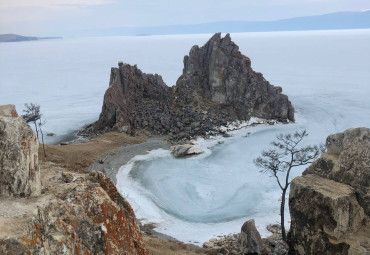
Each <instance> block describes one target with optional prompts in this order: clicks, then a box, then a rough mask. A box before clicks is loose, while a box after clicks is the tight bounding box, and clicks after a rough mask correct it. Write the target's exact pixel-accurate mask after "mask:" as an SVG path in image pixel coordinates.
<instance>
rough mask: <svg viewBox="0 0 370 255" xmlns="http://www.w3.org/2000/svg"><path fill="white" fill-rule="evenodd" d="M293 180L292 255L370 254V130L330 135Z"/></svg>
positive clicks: (290, 238) (290, 206) (363, 129)
mask: <svg viewBox="0 0 370 255" xmlns="http://www.w3.org/2000/svg"><path fill="white" fill-rule="evenodd" d="M326 145H327V153H325V154H323V155H322V156H321V157H320V158H319V159H318V160H317V161H316V162H314V163H313V164H312V165H311V166H310V167H309V168H308V169H307V170H306V171H304V173H303V176H301V177H297V178H295V179H294V180H293V181H292V183H291V188H290V195H289V208H290V213H291V228H290V233H289V236H288V238H289V243H290V249H291V250H290V254H368V253H370V227H369V206H370V200H369V198H370V185H369V184H370V183H369V182H370V161H369V158H370V151H369V148H370V129H368V128H356V129H348V130H346V131H345V132H343V133H338V134H334V135H330V136H329V137H328V138H327V141H326Z"/></svg>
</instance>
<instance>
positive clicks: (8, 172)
mask: <svg viewBox="0 0 370 255" xmlns="http://www.w3.org/2000/svg"><path fill="white" fill-rule="evenodd" d="M38 147H39V142H38V141H37V138H36V136H35V134H34V133H33V131H32V129H31V128H30V127H29V126H28V125H27V123H26V122H25V120H24V119H23V118H21V117H18V114H17V111H16V110H15V106H14V105H5V106H0V197H2V196H21V197H25V196H38V195H40V193H41V182H40V171H39V166H38Z"/></svg>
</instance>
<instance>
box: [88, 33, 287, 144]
mask: <svg viewBox="0 0 370 255" xmlns="http://www.w3.org/2000/svg"><path fill="white" fill-rule="evenodd" d="M251 116H256V117H262V118H270V119H276V120H280V121H284V122H286V121H287V120H291V121H293V120H294V108H293V106H292V105H291V103H290V101H289V100H288V97H287V96H286V95H283V94H282V89H281V87H274V86H272V85H271V84H270V83H269V82H268V81H266V80H265V78H263V76H262V74H260V73H256V72H254V71H253V69H252V68H251V61H250V59H249V58H247V57H246V56H244V55H242V54H241V53H240V51H239V48H238V46H237V45H236V44H235V43H234V42H232V41H231V38H230V35H229V34H227V35H226V36H225V37H224V38H221V34H220V33H218V34H215V35H214V36H213V37H212V38H211V39H210V40H209V41H208V42H207V43H206V44H205V45H204V46H202V47H198V46H193V48H192V49H191V50H190V53H189V56H185V58H184V70H183V74H182V75H181V76H180V77H179V79H178V80H177V82H176V85H175V86H173V87H168V86H167V85H166V84H165V83H164V82H163V80H162V77H161V76H160V75H157V74H155V75H152V74H145V73H143V72H142V71H141V70H140V69H138V68H137V67H136V66H131V65H129V64H123V63H122V62H119V66H118V68H112V70H111V76H110V82H109V88H108V89H107V91H106V92H105V95H104V102H103V107H102V111H101V114H100V117H99V120H98V121H97V122H95V123H93V124H91V125H89V126H88V127H86V128H85V130H84V131H82V132H81V134H86V135H91V134H92V135H93V134H96V133H100V132H105V131H108V130H116V131H121V132H126V133H128V134H134V133H135V131H136V130H146V131H149V132H150V133H153V134H170V135H174V136H176V137H178V138H179V139H181V138H190V137H194V136H196V135H206V134H209V131H215V132H217V131H216V127H217V126H221V125H226V124H227V123H228V122H232V121H237V120H242V121H244V120H249V119H250V117H251Z"/></svg>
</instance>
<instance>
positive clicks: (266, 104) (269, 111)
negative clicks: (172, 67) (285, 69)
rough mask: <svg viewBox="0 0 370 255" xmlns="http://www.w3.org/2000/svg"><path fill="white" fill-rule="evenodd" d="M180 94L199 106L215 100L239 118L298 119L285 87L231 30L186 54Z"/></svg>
mask: <svg viewBox="0 0 370 255" xmlns="http://www.w3.org/2000/svg"><path fill="white" fill-rule="evenodd" d="M175 90H176V91H177V96H178V97H181V98H183V99H184V101H185V102H186V104H189V105H193V106H195V107H197V106H201V105H203V104H204V102H208V101H210V102H212V103H215V104H216V105H217V106H219V107H221V108H226V109H228V108H229V109H228V114H232V115H233V117H234V118H235V119H240V120H245V119H248V118H249V117H250V116H255V117H262V118H273V119H284V120H286V119H289V120H294V108H293V107H292V105H291V103H290V102H289V100H288V97H287V96H286V95H283V94H281V92H282V88H281V87H274V86H272V85H271V84H270V83H269V82H268V81H266V80H265V78H264V77H263V75H262V74H261V73H257V72H255V71H253V69H252V67H251V61H250V59H249V58H248V57H246V56H244V55H242V54H241V53H240V51H239V47H238V46H237V45H236V44H235V43H234V42H233V41H231V38H230V35H229V34H227V35H226V36H225V37H224V38H221V33H217V34H215V35H214V36H213V37H212V38H211V39H210V40H209V41H208V42H207V43H206V44H205V45H204V46H203V47H198V46H193V47H192V48H191V50H190V53H189V56H185V57H184V70H183V74H182V75H181V76H180V78H179V79H178V80H177V82H176V87H175Z"/></svg>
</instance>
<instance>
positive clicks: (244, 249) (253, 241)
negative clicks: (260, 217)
mask: <svg viewBox="0 0 370 255" xmlns="http://www.w3.org/2000/svg"><path fill="white" fill-rule="evenodd" d="M240 251H241V254H262V251H263V244H262V239H261V236H260V233H259V232H258V230H257V229H256V225H255V223H254V220H249V221H246V222H245V223H244V224H243V226H242V230H241V233H240Z"/></svg>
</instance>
